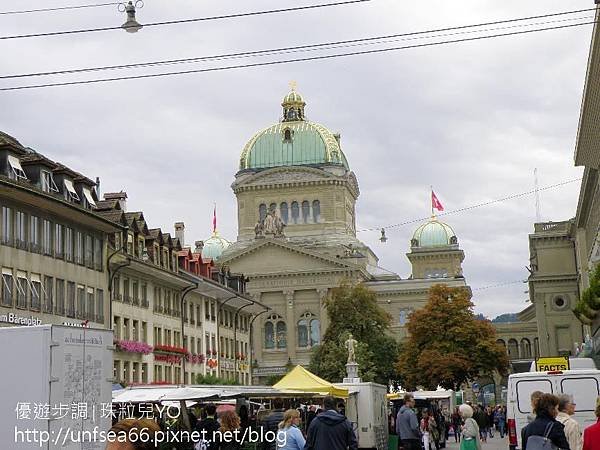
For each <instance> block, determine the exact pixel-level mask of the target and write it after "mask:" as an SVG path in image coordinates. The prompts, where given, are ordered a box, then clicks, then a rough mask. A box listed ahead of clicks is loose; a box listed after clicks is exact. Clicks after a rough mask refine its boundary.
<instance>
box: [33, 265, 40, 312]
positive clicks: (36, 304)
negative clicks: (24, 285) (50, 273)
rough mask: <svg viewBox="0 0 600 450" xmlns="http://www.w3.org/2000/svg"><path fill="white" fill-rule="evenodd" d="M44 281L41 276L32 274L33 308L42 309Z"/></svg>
mask: <svg viewBox="0 0 600 450" xmlns="http://www.w3.org/2000/svg"><path fill="white" fill-rule="evenodd" d="M41 292H42V282H41V280H40V276H39V275H37V274H33V273H32V274H31V309H34V310H36V311H39V310H40V309H41V298H40V297H41Z"/></svg>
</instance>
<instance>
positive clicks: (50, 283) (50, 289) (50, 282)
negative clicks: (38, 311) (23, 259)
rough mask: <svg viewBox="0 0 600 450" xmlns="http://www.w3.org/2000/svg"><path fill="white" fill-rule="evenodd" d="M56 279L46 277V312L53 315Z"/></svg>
mask: <svg viewBox="0 0 600 450" xmlns="http://www.w3.org/2000/svg"><path fill="white" fill-rule="evenodd" d="M53 294H54V278H52V277H44V311H45V312H47V313H50V314H52V313H53V312H54V298H53Z"/></svg>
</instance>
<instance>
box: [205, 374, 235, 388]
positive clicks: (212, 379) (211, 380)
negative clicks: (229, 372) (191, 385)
mask: <svg viewBox="0 0 600 450" xmlns="http://www.w3.org/2000/svg"><path fill="white" fill-rule="evenodd" d="M196 384H214V385H228V386H237V385H239V384H240V383H239V382H237V381H235V380H227V379H225V378H219V377H217V376H216V375H202V374H199V375H198V376H197V377H196Z"/></svg>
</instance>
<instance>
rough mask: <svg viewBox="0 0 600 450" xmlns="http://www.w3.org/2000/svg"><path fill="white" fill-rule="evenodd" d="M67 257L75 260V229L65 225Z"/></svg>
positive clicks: (69, 259)
mask: <svg viewBox="0 0 600 450" xmlns="http://www.w3.org/2000/svg"><path fill="white" fill-rule="evenodd" d="M65 259H66V260H67V261H73V229H72V228H69V227H65Z"/></svg>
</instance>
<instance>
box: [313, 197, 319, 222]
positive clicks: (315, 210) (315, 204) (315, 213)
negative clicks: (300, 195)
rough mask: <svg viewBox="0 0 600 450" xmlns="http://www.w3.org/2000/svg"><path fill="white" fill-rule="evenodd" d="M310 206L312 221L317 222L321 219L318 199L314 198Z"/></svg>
mask: <svg viewBox="0 0 600 450" xmlns="http://www.w3.org/2000/svg"><path fill="white" fill-rule="evenodd" d="M312 207H313V210H312V214H313V222H314V223H318V222H319V220H321V202H320V201H319V200H314V201H313V204H312Z"/></svg>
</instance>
